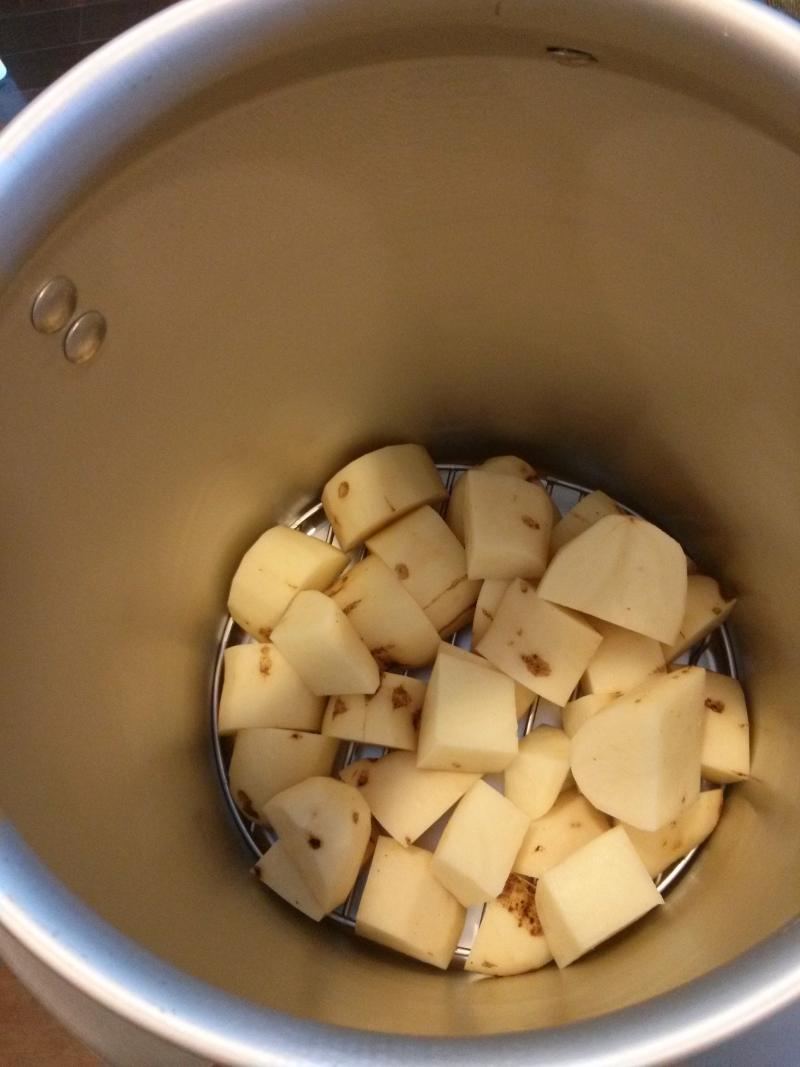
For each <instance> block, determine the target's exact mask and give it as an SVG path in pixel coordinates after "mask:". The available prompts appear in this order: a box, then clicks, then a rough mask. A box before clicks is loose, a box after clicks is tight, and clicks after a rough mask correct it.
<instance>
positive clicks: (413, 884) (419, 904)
mask: <svg viewBox="0 0 800 1067" xmlns="http://www.w3.org/2000/svg"><path fill="white" fill-rule="evenodd" d="M432 860H433V856H432V855H431V854H430V852H426V851H425V849H422V848H415V847H414V846H413V845H411V846H409V847H408V848H402V847H401V846H400V845H398V844H397V843H396V842H395V841H392V839H391V838H389V837H379V838H378V842H377V844H376V846H375V855H374V857H373V859H372V865H371V867H370V869H369V875H368V876H367V881H366V885H365V886H364V892H363V893H362V895H361V902H360V904H359V906H358V913H357V914H356V933H357V934H360V935H361V937H366V938H369V939H370V940H371V941H376V942H377V943H378V944H379V945H386V946H387V947H388V948H393V949H395V951H397V952H402V953H404V954H405V955H406V956H413V957H414V959H417V960H422V962H423V963H430V964H432V965H433V966H434V967H439V968H440V969H441V970H446V969H447V966H448V964H449V963H450V960H451V959H452V956H453V953H454V952H455V950H456V948H457V946H458V939H459V937H460V936H461V931H462V929H463V927H464V919H465V915H466V913H465V911H464V908H462V907H461V905H460V904H459V903H458V901H457V900H456V899H455V897H453V896H451V894H450V893H448V892H447V890H446V889H445V888H444V887H443V886H442V885H441V883H440V882H438V881H437V880H436V878H434V876H433V874H432V872H431V863H432Z"/></svg>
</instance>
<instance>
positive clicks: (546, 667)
mask: <svg viewBox="0 0 800 1067" xmlns="http://www.w3.org/2000/svg"><path fill="white" fill-rule="evenodd" d="M519 658H520V659H521V660H522V662H523V663H524V664H525V666H526V667H527V668H528V670H529V671H530V672H531V674H532V675H534V677H536V678H547V677H548V675H550V674H552V669H551V667H550V664H549V663H547V661H546V660H543V659H542V657H541V656H539V655H537V653H536V652H529V653H528V654H527V655H525V654H524V653H520V657H519Z"/></svg>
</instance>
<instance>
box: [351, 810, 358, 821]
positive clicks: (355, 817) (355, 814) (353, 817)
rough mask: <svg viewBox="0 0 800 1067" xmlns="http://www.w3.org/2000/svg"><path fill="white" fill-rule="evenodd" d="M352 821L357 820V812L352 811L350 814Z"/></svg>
mask: <svg viewBox="0 0 800 1067" xmlns="http://www.w3.org/2000/svg"><path fill="white" fill-rule="evenodd" d="M352 819H353V822H358V812H357V811H354V812H353V815H352Z"/></svg>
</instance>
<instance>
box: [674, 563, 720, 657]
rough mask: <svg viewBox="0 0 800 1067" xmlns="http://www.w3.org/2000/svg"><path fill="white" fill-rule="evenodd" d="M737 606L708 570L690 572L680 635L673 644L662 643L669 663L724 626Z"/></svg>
mask: <svg viewBox="0 0 800 1067" xmlns="http://www.w3.org/2000/svg"><path fill="white" fill-rule="evenodd" d="M735 606H736V601H735V600H726V599H725V598H724V597H723V595H722V593H721V592H720V590H719V583H718V582H717V581H716V580H715V579H714V578H709V577H708V576H707V575H705V574H690V575H689V576H688V578H687V579H686V608H685V610H684V613H683V619H682V620H681V625H680V631H679V632H678V637H677V639H676V640H675V641H673V642H672V644H671V645H664V646H663V648H664V658H665V659H666V661H667V663H671V662H672V661H673V660H674V659H677V658H678V656H680V655H681V654H682V653H684V652H686V650H687V649H689V648H691V647H692V645H696V644H697V642H698V641H702V639H703V638H704V637H705V636H706V635H707V634H710V633H711V631H712V630H716V628H717V627H718V626H721V625H722V624H723V622H725V620H726V619H727V618H728V616H729V615H730V613H731V612H732V611H733V609H734V607H735Z"/></svg>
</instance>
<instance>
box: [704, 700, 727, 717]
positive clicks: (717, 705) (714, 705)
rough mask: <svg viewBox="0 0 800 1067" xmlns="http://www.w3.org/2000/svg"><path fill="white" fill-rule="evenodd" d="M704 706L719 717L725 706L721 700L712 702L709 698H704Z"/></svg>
mask: <svg viewBox="0 0 800 1067" xmlns="http://www.w3.org/2000/svg"><path fill="white" fill-rule="evenodd" d="M705 706H706V707H707V708H708V710H709V711H716V713H717V714H718V715H721V714H722V712H723V711H724V710H725V704H724V702H723V701H721V700H712V699H711V697H706V699H705Z"/></svg>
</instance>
